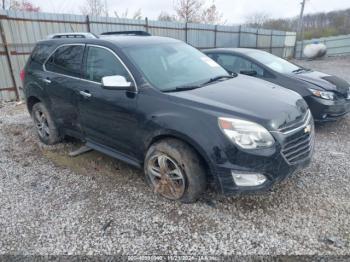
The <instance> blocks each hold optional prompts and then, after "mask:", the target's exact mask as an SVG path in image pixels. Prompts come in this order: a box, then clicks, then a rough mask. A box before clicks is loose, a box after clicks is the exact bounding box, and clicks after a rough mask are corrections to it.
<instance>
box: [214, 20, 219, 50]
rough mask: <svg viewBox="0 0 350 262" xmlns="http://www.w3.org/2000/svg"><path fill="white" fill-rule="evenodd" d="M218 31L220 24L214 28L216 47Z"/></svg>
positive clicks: (215, 44)
mask: <svg viewBox="0 0 350 262" xmlns="http://www.w3.org/2000/svg"><path fill="white" fill-rule="evenodd" d="M217 33H218V25H215V29H214V48H216V46H217Z"/></svg>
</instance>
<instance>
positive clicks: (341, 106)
mask: <svg viewBox="0 0 350 262" xmlns="http://www.w3.org/2000/svg"><path fill="white" fill-rule="evenodd" d="M305 100H306V102H307V104H308V105H309V108H310V110H311V112H312V115H313V117H314V119H315V121H317V122H327V121H335V120H337V119H338V118H340V117H342V116H344V115H345V114H347V113H349V112H350V100H349V99H341V100H335V101H332V100H326V99H322V98H318V97H315V96H308V97H305Z"/></svg>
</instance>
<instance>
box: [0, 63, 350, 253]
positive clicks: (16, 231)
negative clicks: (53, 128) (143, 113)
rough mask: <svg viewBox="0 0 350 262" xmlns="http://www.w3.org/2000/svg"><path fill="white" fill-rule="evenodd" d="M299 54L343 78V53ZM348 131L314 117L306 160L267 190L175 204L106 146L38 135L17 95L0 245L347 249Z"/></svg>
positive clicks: (4, 121)
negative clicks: (81, 149) (88, 148)
mask: <svg viewBox="0 0 350 262" xmlns="http://www.w3.org/2000/svg"><path fill="white" fill-rule="evenodd" d="M298 62H299V61H298ZM300 63H302V64H303V65H304V66H307V67H310V68H313V69H320V70H322V71H325V72H329V73H336V74H337V75H339V76H341V77H344V78H346V79H347V80H350V78H349V68H350V67H349V66H350V58H333V59H330V58H328V59H326V60H319V61H302V62H300ZM349 132H350V117H345V118H344V119H342V120H340V121H338V122H336V123H330V124H324V125H318V126H317V127H316V150H315V155H314V159H313V161H312V163H311V165H310V166H309V167H308V168H306V169H305V170H303V171H301V172H299V173H297V174H295V175H293V176H292V177H290V178H288V179H287V180H285V181H283V182H282V183H281V184H278V185H277V186H276V187H274V188H273V189H272V190H271V191H270V192H267V193H264V194H260V195H251V196H236V197H231V198H221V197H220V196H218V195H216V194H214V193H213V192H209V196H208V197H207V198H203V199H201V200H200V201H198V202H197V203H195V204H191V205H185V204H180V203H176V202H171V201H167V200H164V199H162V198H161V197H158V196H157V195H155V194H154V193H153V192H152V191H151V190H150V189H149V188H148V187H147V186H146V183H145V181H144V178H143V174H142V172H141V171H140V170H136V169H134V168H132V167H130V166H128V165H126V164H124V163H122V162H119V161H117V160H114V159H112V158H110V157H108V156H105V155H103V154H100V153H98V152H90V153H87V154H84V155H81V156H78V157H76V158H71V157H69V156H68V152H70V151H71V150H72V149H75V148H77V147H78V146H79V143H78V142H76V141H65V142H64V143H62V144H59V145H55V146H44V145H42V144H40V143H39V140H38V138H37V137H36V134H35V130H34V127H33V124H32V121H31V119H30V117H29V115H28V113H27V111H26V110H25V105H16V104H15V103H7V104H3V105H0V228H1V230H0V253H1V254H5V253H7V254H20V255H23V254H41V255H47V254H56V255H58V254H75V255H83V254H88V255H92V254H94V255H99V254H108V255H111V254H124V255H136V254H138V255H146V254H148V255H156V254H172V255H188V254H192V255H193V254H198V255H204V254H206V255H222V254H226V255H231V254H236V255H247V254H260V255H264V254H265V255H268V254H270V255H281V254H289V255H291V254H295V255H314V254H319V255H325V254H329V255H350V221H349V218H350V201H349V199H350V186H349V184H350V171H349V170H350V162H349V155H350V138H349Z"/></svg>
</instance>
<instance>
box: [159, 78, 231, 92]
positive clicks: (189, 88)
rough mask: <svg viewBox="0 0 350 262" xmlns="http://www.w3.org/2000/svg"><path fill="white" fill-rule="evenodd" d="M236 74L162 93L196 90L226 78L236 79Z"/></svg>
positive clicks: (178, 87)
mask: <svg viewBox="0 0 350 262" xmlns="http://www.w3.org/2000/svg"><path fill="white" fill-rule="evenodd" d="M236 76H237V74H232V75H220V76H216V77H213V78H210V79H209V80H208V81H206V82H204V83H203V84H200V85H184V86H177V87H175V88H172V89H168V90H163V92H176V91H186V90H192V89H196V88H201V87H203V86H205V85H208V84H210V83H213V82H216V81H219V80H221V79H225V78H228V79H231V78H234V77H236Z"/></svg>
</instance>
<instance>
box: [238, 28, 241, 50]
mask: <svg viewBox="0 0 350 262" xmlns="http://www.w3.org/2000/svg"><path fill="white" fill-rule="evenodd" d="M241 28H242V25H239V27H238V47H241Z"/></svg>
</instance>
